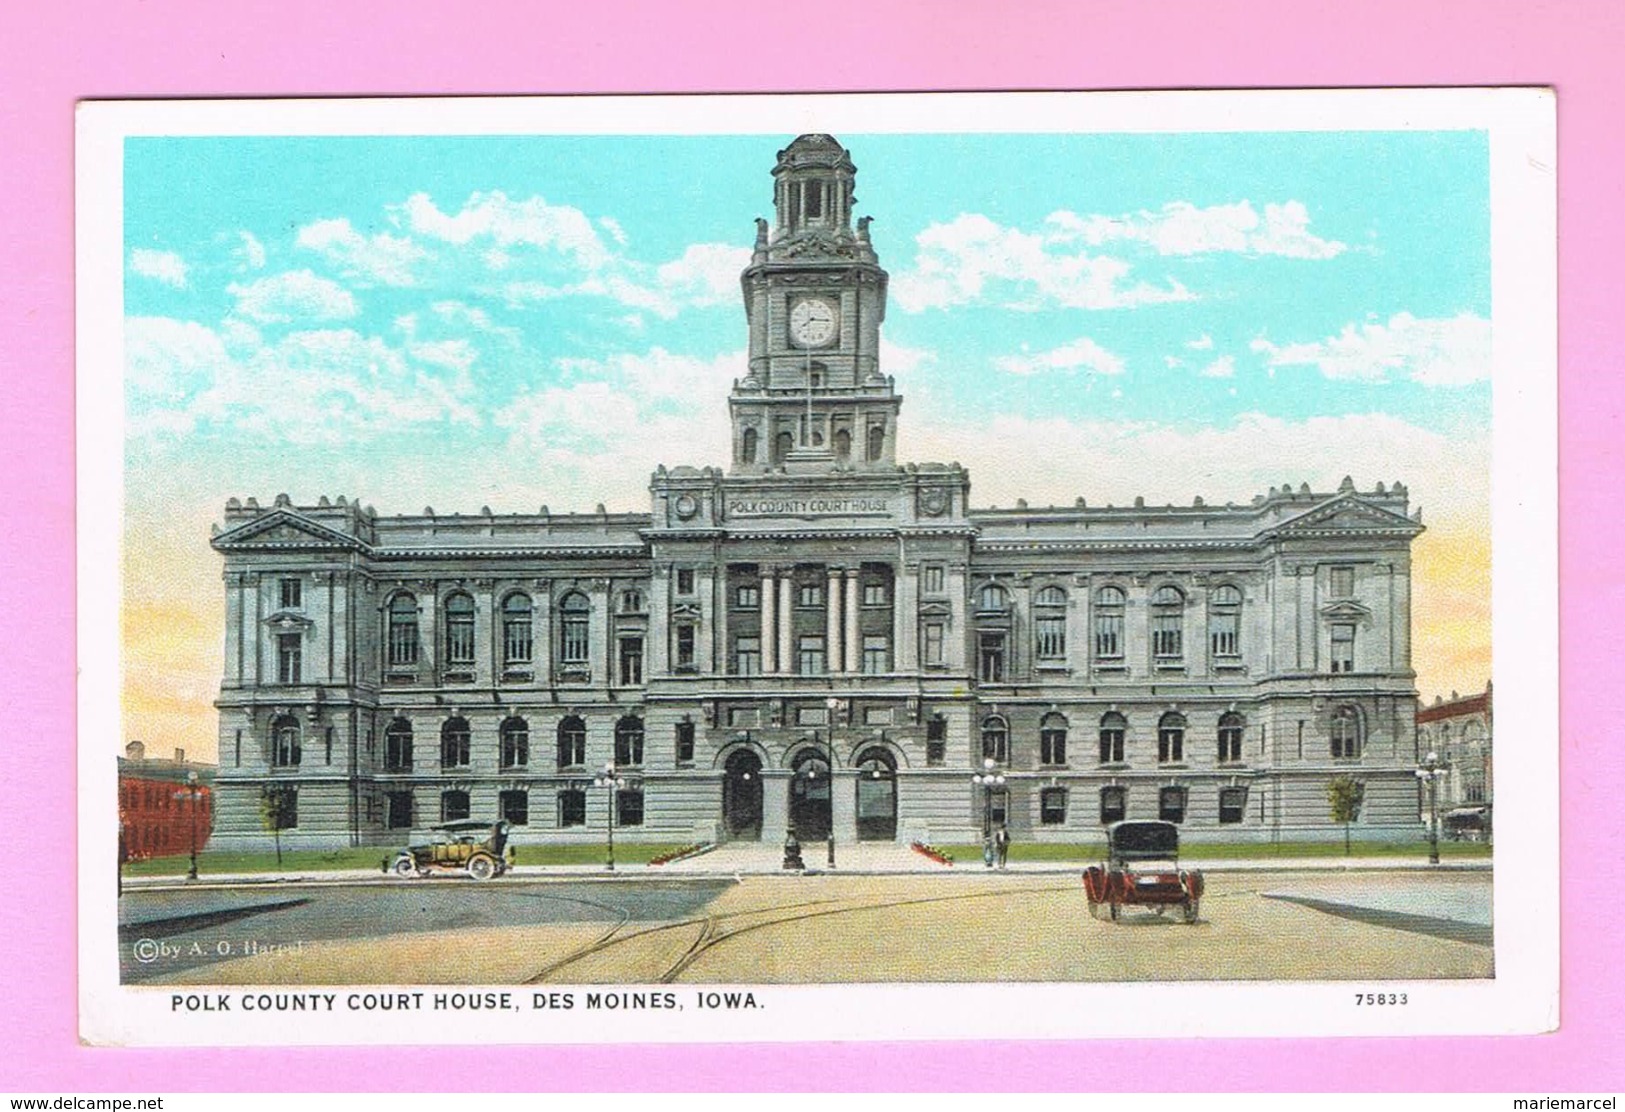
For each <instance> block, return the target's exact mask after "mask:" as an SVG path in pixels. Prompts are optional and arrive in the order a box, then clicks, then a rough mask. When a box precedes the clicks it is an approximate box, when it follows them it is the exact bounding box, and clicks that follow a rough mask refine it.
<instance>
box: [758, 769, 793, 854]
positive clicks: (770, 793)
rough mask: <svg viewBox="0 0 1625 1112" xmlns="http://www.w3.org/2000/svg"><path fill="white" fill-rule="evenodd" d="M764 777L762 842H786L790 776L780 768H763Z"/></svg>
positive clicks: (762, 774) (788, 826)
mask: <svg viewBox="0 0 1625 1112" xmlns="http://www.w3.org/2000/svg"><path fill="white" fill-rule="evenodd" d="M758 775H760V776H761V778H762V842H763V844H765V845H770V846H777V845H783V844H784V836H785V834H787V833H788V832H789V830H790V776H791V774H790V773H789V772H788V771H786V770H784V769H778V768H766V769H763V770H762V771H761V772H760V773H758Z"/></svg>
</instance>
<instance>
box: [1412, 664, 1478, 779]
mask: <svg viewBox="0 0 1625 1112" xmlns="http://www.w3.org/2000/svg"><path fill="white" fill-rule="evenodd" d="M1494 700H1495V696H1494V688H1493V687H1492V686H1491V685H1490V684H1488V683H1486V684H1485V685H1484V690H1483V691H1481V692H1479V693H1478V694H1476V695H1458V694H1457V693H1456V692H1454V691H1452V692H1451V693H1450V698H1448V699H1443V698H1438V697H1435V698H1434V700H1433V703H1432V705H1431V706H1429V705H1423V706H1422V707H1420V708H1419V709H1418V710H1417V712H1416V749H1417V755H1418V756H1419V757H1420V756H1421V755H1422V754H1425V753H1437V754H1438V755H1439V759H1440V760H1441V761H1446V762H1448V763H1449V765H1450V775H1449V776H1447V777H1445V780H1444V783H1443V785H1442V786H1441V789H1440V791H1439V806H1440V808H1441V809H1448V808H1451V807H1463V806H1478V805H1483V804H1489V803H1491V802H1492V801H1493V799H1494V795H1495V777H1494V771H1493V769H1494V766H1493V763H1492V760H1493V755H1494V740H1493V739H1494V736H1495V701H1494Z"/></svg>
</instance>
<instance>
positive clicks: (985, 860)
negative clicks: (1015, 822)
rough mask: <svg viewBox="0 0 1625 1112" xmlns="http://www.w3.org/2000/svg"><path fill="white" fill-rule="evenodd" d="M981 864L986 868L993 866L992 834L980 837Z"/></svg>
mask: <svg viewBox="0 0 1625 1112" xmlns="http://www.w3.org/2000/svg"><path fill="white" fill-rule="evenodd" d="M982 864H984V865H986V866H987V867H988V868H990V869H991V868H992V867H993V836H992V835H988V836H987V837H986V838H984V839H982Z"/></svg>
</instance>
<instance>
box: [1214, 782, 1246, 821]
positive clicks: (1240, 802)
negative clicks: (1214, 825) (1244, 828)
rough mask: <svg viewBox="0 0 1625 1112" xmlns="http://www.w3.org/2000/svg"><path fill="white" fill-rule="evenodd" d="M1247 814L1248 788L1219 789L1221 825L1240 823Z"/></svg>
mask: <svg viewBox="0 0 1625 1112" xmlns="http://www.w3.org/2000/svg"><path fill="white" fill-rule="evenodd" d="M1246 813H1247V789H1246V788H1220V789H1219V821H1220V822H1221V823H1234V822H1240V821H1241V820H1242V818H1243V817H1244V816H1245V815H1246Z"/></svg>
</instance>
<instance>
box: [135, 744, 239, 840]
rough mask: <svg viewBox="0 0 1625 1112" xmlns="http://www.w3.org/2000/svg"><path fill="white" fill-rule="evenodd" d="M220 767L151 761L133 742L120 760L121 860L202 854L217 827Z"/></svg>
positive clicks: (178, 757) (178, 755)
mask: <svg viewBox="0 0 1625 1112" xmlns="http://www.w3.org/2000/svg"><path fill="white" fill-rule="evenodd" d="M214 773H215V766H214V765H211V764H203V763H200V762H198V761H188V760H187V759H186V751H185V750H184V749H177V750H175V756H174V758H173V759H170V758H165V757H149V756H147V747H146V746H145V745H144V744H143V743H141V742H139V741H132V742H130V743H129V744H128V745H126V746H125V747H124V756H122V757H120V758H119V759H118V818H119V858H120V860H123V861H136V860H141V859H143V858H148V857H171V856H175V855H179V854H186V853H191V852H192V850H193V849H199V850H201V849H202V848H203V847H204V846H205V845H207V844H208V841H209V834H210V833H211V831H212V830H213V827H214Z"/></svg>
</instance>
